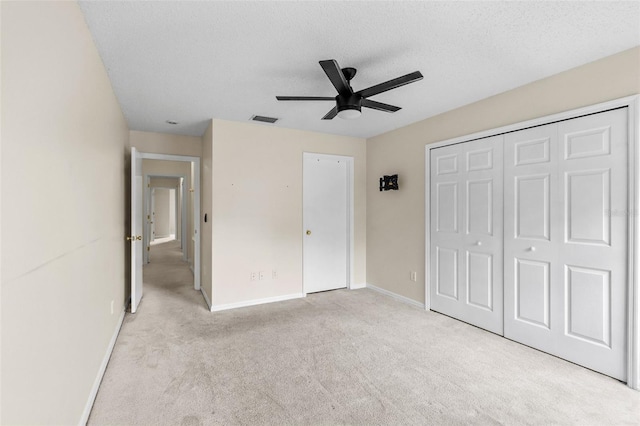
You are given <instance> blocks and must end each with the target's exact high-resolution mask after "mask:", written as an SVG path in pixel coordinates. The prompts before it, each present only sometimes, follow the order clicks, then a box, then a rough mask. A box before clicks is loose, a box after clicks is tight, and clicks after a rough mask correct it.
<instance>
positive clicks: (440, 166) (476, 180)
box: [430, 136, 503, 334]
mask: <svg viewBox="0 0 640 426" xmlns="http://www.w3.org/2000/svg"><path fill="white" fill-rule="evenodd" d="M501 164H502V137H501V136H499V137H493V138H487V139H482V140H478V141H472V142H468V143H464V144H458V145H451V146H446V147H442V148H437V149H434V150H432V151H431V158H430V165H431V200H430V202H431V206H430V209H431V224H430V231H431V241H430V257H431V258H430V264H431V269H432V270H431V271H430V280H431V282H432V283H434V285H432V286H431V294H430V295H431V309H433V310H435V311H438V312H442V313H444V314H446V315H449V316H452V317H454V318H458V319H460V320H462V321H465V322H468V323H470V324H473V325H476V326H478V327H481V328H484V329H486V330H489V331H492V332H494V333H499V334H502V331H503V326H502V322H503V314H502V297H503V296H502V224H501V223H502V168H501ZM454 188H455V189H454ZM454 200H455V201H454ZM445 216H446V218H445ZM454 259H455V260H454ZM454 271H456V272H455V273H454Z"/></svg>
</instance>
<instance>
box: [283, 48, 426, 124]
mask: <svg viewBox="0 0 640 426" xmlns="http://www.w3.org/2000/svg"><path fill="white" fill-rule="evenodd" d="M320 66H321V67H322V69H323V70H324V72H325V74H327V77H329V80H331V83H332V84H333V87H335V88H336V90H337V91H338V95H337V96H335V97H325V96H276V99H277V100H279V101H335V103H336V106H335V107H334V108H333V109H332V110H331V111H329V112H328V113H327V115H325V116H324V117H322V119H323V120H331V119H333V118H334V117H335V116H336V115H337V116H338V117H340V118H357V117H360V114H361V112H360V108H361V107H366V108H371V109H377V110H378V111H385V112H396V111H398V110H400V107H397V106H393V105H389V104H384V103H382V102H376V101H372V100H371V99H367V98H368V97H370V96H373V95H377V94H379V93H382V92H386V91H387V90H391V89H395V88H396V87H400V86H404V85H405V84H409V83H413V82H414V81H418V80H422V74H421V73H420V71H415V72H412V73H411V74H407V75H403V76H402V77H398V78H394V79H393V80H389V81H385V82H384V83H380V84H376V85H375V86H371V87H369V88H366V89H363V90H358V91H357V92H354V91H353V89H352V88H351V84H350V81H351V79H352V78H353V77H354V76H355V75H356V69H355V68H349V67H347V68H342V69H341V68H340V66H339V65H338V62H336V61H335V60H333V59H328V60H326V61H320Z"/></svg>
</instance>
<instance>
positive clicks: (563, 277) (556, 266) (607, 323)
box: [505, 109, 628, 380]
mask: <svg viewBox="0 0 640 426" xmlns="http://www.w3.org/2000/svg"><path fill="white" fill-rule="evenodd" d="M547 146H548V147H549V148H548V149H547V148H546V147H547ZM626 157H627V124H626V110H624V109H622V110H614V111H609V112H605V113H600V114H594V115H590V116H585V117H581V118H577V119H573V120H567V121H564V122H560V123H558V124H553V125H549V126H544V127H540V128H535V129H529V130H525V131H521V132H516V133H512V134H509V135H507V136H506V138H505V159H506V161H505V182H506V185H505V218H506V219H507V220H506V221H505V337H508V338H511V339H514V340H516V341H519V342H522V343H524V344H527V345H530V346H533V347H535V348H538V349H541V350H543V351H545V352H548V353H551V354H554V355H557V356H560V357H562V358H565V359H567V360H569V361H573V362H576V363H578V364H581V365H584V366H586V367H589V368H592V369H594V370H597V371H600V372H602V373H604V374H607V375H609V376H612V377H615V378H617V379H620V380H625V379H626V362H625V358H626V320H625V318H626V314H625V312H626V306H625V300H626V280H627V220H628V217H627V208H628V207H627V185H626V182H627V161H626ZM547 158H548V159H547Z"/></svg>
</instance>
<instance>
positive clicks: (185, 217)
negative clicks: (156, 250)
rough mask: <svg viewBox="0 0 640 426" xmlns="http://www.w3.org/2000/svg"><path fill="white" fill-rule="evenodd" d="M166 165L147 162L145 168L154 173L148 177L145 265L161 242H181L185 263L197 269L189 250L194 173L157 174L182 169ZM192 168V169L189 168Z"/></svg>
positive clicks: (178, 165)
mask: <svg viewBox="0 0 640 426" xmlns="http://www.w3.org/2000/svg"><path fill="white" fill-rule="evenodd" d="M163 163H164V162H163V161H159V162H155V161H154V160H146V161H144V162H143V168H144V166H145V165H147V169H152V170H154V171H153V174H152V173H145V182H146V188H145V202H144V227H145V229H144V235H145V238H144V247H145V252H144V264H147V263H149V262H151V261H152V252H153V249H152V247H153V246H154V245H156V244H158V243H161V242H168V241H178V242H179V248H180V251H181V252H182V260H183V261H185V262H189V265H190V266H189V267H190V269H192V270H193V266H192V263H193V262H191V261H190V260H191V259H192V256H191V255H192V251H190V250H189V245H188V241H187V240H188V239H187V236H188V235H190V234H191V233H192V224H191V223H192V216H193V215H192V214H190V213H191V212H192V210H193V205H192V203H193V201H194V200H193V197H190V194H191V193H190V192H189V189H190V187H191V186H192V185H191V182H190V180H189V178H188V177H189V174H190V171H189V170H188V169H187V170H184V167H182V168H183V172H184V173H183V174H178V173H173V174H168V173H164V174H157V170H158V168H162V167H163V166H169V167H167V168H169V169H173V170H174V171H175V170H176V169H178V168H180V166H181V165H180V164H177V165H176V164H173V163H172V162H169V163H168V164H166V165H165V164H163ZM187 166H188V165H187Z"/></svg>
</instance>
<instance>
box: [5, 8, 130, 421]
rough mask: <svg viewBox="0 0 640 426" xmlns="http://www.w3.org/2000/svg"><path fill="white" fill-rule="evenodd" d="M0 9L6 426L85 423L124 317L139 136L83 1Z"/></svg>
mask: <svg viewBox="0 0 640 426" xmlns="http://www.w3.org/2000/svg"><path fill="white" fill-rule="evenodd" d="M0 7H1V9H2V34H1V39H2V46H1V51H2V87H1V90H2V97H1V103H2V130H1V131H2V134H1V140H2V166H1V175H2V189H1V194H2V224H1V228H2V241H1V243H2V246H3V247H4V248H5V250H3V253H2V261H1V263H2V277H1V278H2V283H1V291H2V301H1V304H2V321H1V324H2V325H1V326H2V330H1V339H2V365H1V371H0V377H1V380H2V400H1V401H0V404H1V406H2V418H1V419H0V423H2V424H77V423H78V422H79V421H80V420H81V417H82V414H83V410H84V408H85V405H86V404H87V401H88V398H89V395H90V391H91V389H92V386H93V385H94V381H95V380H96V377H97V374H98V371H99V367H100V365H101V363H102V361H103V358H104V356H105V354H106V352H107V347H108V345H109V342H110V340H111V338H112V336H113V334H114V332H115V331H116V326H117V324H118V318H119V316H120V314H121V313H122V312H123V309H124V303H125V300H124V282H125V281H126V277H125V266H124V263H125V244H126V242H125V240H124V236H125V224H126V219H125V203H124V201H125V199H124V197H123V192H124V188H125V185H126V181H125V154H126V147H127V145H128V137H129V133H128V129H127V124H126V121H125V119H124V117H123V115H122V112H121V110H120V107H119V105H118V102H117V101H116V98H115V96H114V93H113V91H112V88H111V84H110V82H109V79H108V77H107V74H106V72H105V69H104V66H103V64H102V61H101V59H100V57H99V56H98V52H97V50H96V48H95V46H94V44H93V40H92V37H91V34H90V33H89V31H88V29H87V27H86V24H85V21H84V17H83V15H82V13H81V11H80V8H79V7H78V5H77V4H76V3H75V2H42V3H37V2H1V3H0ZM52 206H55V208H52ZM52 224H55V226H52ZM112 301H113V303H114V312H113V314H112V313H111V303H112Z"/></svg>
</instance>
